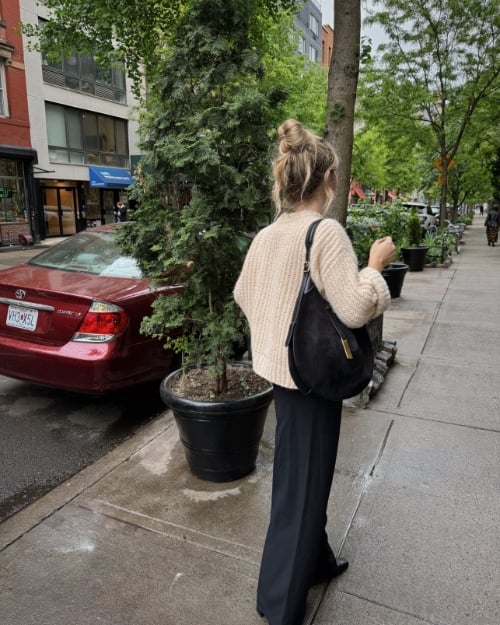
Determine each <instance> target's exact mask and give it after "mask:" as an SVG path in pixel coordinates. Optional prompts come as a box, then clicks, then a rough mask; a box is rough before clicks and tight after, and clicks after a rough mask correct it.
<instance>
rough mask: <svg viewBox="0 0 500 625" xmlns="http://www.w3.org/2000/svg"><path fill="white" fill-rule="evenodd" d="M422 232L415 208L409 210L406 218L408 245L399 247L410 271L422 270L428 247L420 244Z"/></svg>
mask: <svg viewBox="0 0 500 625" xmlns="http://www.w3.org/2000/svg"><path fill="white" fill-rule="evenodd" d="M422 239H423V232H422V225H421V223H420V219H419V216H418V213H417V211H416V210H415V208H412V209H411V211H410V216H409V219H408V245H407V246H403V247H401V253H402V255H403V260H404V262H405V263H407V265H408V266H409V268H410V271H423V269H424V266H425V260H426V257H427V251H428V249H429V248H428V247H427V246H425V245H422Z"/></svg>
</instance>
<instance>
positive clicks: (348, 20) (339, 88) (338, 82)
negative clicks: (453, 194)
mask: <svg viewBox="0 0 500 625" xmlns="http://www.w3.org/2000/svg"><path fill="white" fill-rule="evenodd" d="M333 23H334V40H333V53H332V59H331V62H330V68H329V72H328V98H327V107H328V111H327V117H326V132H325V138H326V139H327V140H328V141H330V142H331V143H333V145H334V146H335V149H336V151H337V153H338V155H339V160H340V164H339V168H338V171H337V193H336V197H335V201H334V203H333V207H332V210H331V214H332V217H335V218H336V219H338V220H339V221H340V222H341V223H342V224H344V225H345V222H346V217H347V208H348V206H349V200H350V188H351V163H352V145H353V135H354V105H355V103H356V90H357V86H358V75H359V56H360V36H361V0H335V3H334V20H333Z"/></svg>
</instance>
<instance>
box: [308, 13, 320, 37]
mask: <svg viewBox="0 0 500 625" xmlns="http://www.w3.org/2000/svg"><path fill="white" fill-rule="evenodd" d="M309 29H310V30H311V32H312V33H313V34H314V35H316V37H319V21H318V18H317V17H316V16H315V15H312V14H311V15H309Z"/></svg>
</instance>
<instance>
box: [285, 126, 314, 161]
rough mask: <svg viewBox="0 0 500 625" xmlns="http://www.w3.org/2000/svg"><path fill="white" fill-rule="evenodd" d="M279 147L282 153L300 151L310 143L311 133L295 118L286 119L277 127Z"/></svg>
mask: <svg viewBox="0 0 500 625" xmlns="http://www.w3.org/2000/svg"><path fill="white" fill-rule="evenodd" d="M278 136H279V149H280V152H281V153H282V154H286V153H287V152H296V151H301V150H303V149H304V148H305V147H307V146H308V145H310V144H311V142H312V139H313V136H312V133H311V132H309V131H308V130H306V129H305V128H304V126H303V125H302V124H301V123H300V122H298V121H297V120H296V119H287V121H285V122H283V123H282V124H281V126H280V127H279V128H278Z"/></svg>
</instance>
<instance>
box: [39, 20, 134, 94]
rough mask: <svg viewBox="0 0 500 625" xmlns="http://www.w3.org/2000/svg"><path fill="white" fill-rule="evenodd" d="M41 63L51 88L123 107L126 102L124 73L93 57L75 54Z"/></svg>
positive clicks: (45, 79)
mask: <svg viewBox="0 0 500 625" xmlns="http://www.w3.org/2000/svg"><path fill="white" fill-rule="evenodd" d="M43 21H44V20H40V23H43ZM42 63H43V65H42V73H43V80H44V82H46V83H48V84H51V85H55V86H57V87H65V88H66V89H72V90H73V91H79V92H80V93H87V94H89V95H94V96H97V97H99V98H103V99H104V100H111V101H113V102H118V103H120V104H126V102H127V92H126V83H125V73H124V72H123V70H121V69H118V68H103V67H100V66H99V65H98V64H97V63H96V62H95V59H94V57H93V56H92V55H83V54H78V53H77V52H73V54H71V55H70V56H69V57H67V58H65V59H63V60H62V61H49V60H48V59H46V58H45V57H43V58H42Z"/></svg>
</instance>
